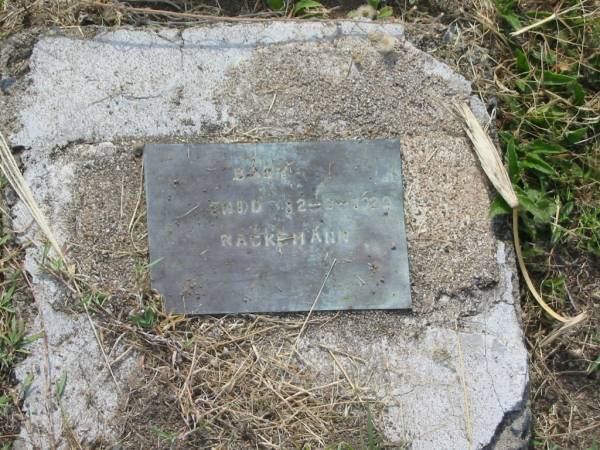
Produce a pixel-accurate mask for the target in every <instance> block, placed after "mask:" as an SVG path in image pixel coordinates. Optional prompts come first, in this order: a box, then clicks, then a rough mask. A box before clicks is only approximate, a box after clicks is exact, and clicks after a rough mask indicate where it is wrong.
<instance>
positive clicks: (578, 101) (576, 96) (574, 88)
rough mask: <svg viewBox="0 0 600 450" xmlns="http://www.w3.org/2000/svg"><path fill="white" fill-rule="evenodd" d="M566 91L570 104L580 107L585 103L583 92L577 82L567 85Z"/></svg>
mask: <svg viewBox="0 0 600 450" xmlns="http://www.w3.org/2000/svg"><path fill="white" fill-rule="evenodd" d="M567 91H568V92H569V93H570V94H571V102H573V104H574V105H575V106H581V105H583V103H584V102H585V90H584V89H583V86H582V85H581V84H580V83H579V82H578V81H573V82H572V83H569V84H568V85H567Z"/></svg>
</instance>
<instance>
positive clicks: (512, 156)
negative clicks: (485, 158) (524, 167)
mask: <svg viewBox="0 0 600 450" xmlns="http://www.w3.org/2000/svg"><path fill="white" fill-rule="evenodd" d="M506 162H507V165H508V174H509V175H510V179H511V181H512V182H513V183H514V182H516V181H518V180H520V179H521V169H520V168H519V158H518V157H517V147H516V145H515V139H514V138H513V137H512V136H511V137H510V139H509V140H508V141H507V143H506Z"/></svg>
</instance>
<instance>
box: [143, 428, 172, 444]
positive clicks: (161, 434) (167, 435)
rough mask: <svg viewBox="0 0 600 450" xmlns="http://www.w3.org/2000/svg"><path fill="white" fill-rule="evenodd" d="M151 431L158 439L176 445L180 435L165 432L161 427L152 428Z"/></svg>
mask: <svg viewBox="0 0 600 450" xmlns="http://www.w3.org/2000/svg"><path fill="white" fill-rule="evenodd" d="M150 431H151V432H152V433H153V434H155V435H156V436H158V438H159V439H160V440H162V441H166V442H167V443H169V444H174V443H175V441H176V440H177V436H179V435H178V433H176V432H174V431H165V430H163V429H161V428H159V427H151V428H150Z"/></svg>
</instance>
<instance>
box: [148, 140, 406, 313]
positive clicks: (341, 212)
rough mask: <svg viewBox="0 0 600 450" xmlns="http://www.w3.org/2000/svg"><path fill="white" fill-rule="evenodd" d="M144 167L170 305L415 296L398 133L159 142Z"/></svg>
mask: <svg viewBox="0 0 600 450" xmlns="http://www.w3.org/2000/svg"><path fill="white" fill-rule="evenodd" d="M144 169H145V180H146V199H147V204H148V233H149V247H150V261H151V263H152V266H151V280H152V286H153V287H154V288H155V289H157V290H158V291H159V292H160V293H161V294H162V295H163V296H164V297H165V301H166V305H167V308H168V310H169V311H171V312H173V313H181V314H223V313H245V312H287V311H308V310H310V308H311V306H312V305H313V303H315V300H316V303H315V310H352V309H355V310H356V309H404V308H409V307H410V305H411V299H410V284H409V276H408V275H409V272H408V255H407V247H406V233H405V229H404V207H403V194H402V191H403V190H402V164H401V157H400V142H399V141H398V140H373V141H324V142H277V143H258V144H201V145H185V144H173V145H162V144H156V145H154V144H153V145H146V146H145V149H144ZM330 269H331V270H330Z"/></svg>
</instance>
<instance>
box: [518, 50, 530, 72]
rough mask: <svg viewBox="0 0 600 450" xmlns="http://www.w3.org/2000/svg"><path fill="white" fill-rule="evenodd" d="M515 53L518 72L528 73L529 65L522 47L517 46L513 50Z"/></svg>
mask: <svg viewBox="0 0 600 450" xmlns="http://www.w3.org/2000/svg"><path fill="white" fill-rule="evenodd" d="M515 53H516V55H517V69H519V72H520V73H529V71H530V70H531V66H530V65H529V62H528V61H527V56H525V52H524V51H523V50H522V49H520V48H518V49H517V50H515Z"/></svg>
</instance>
